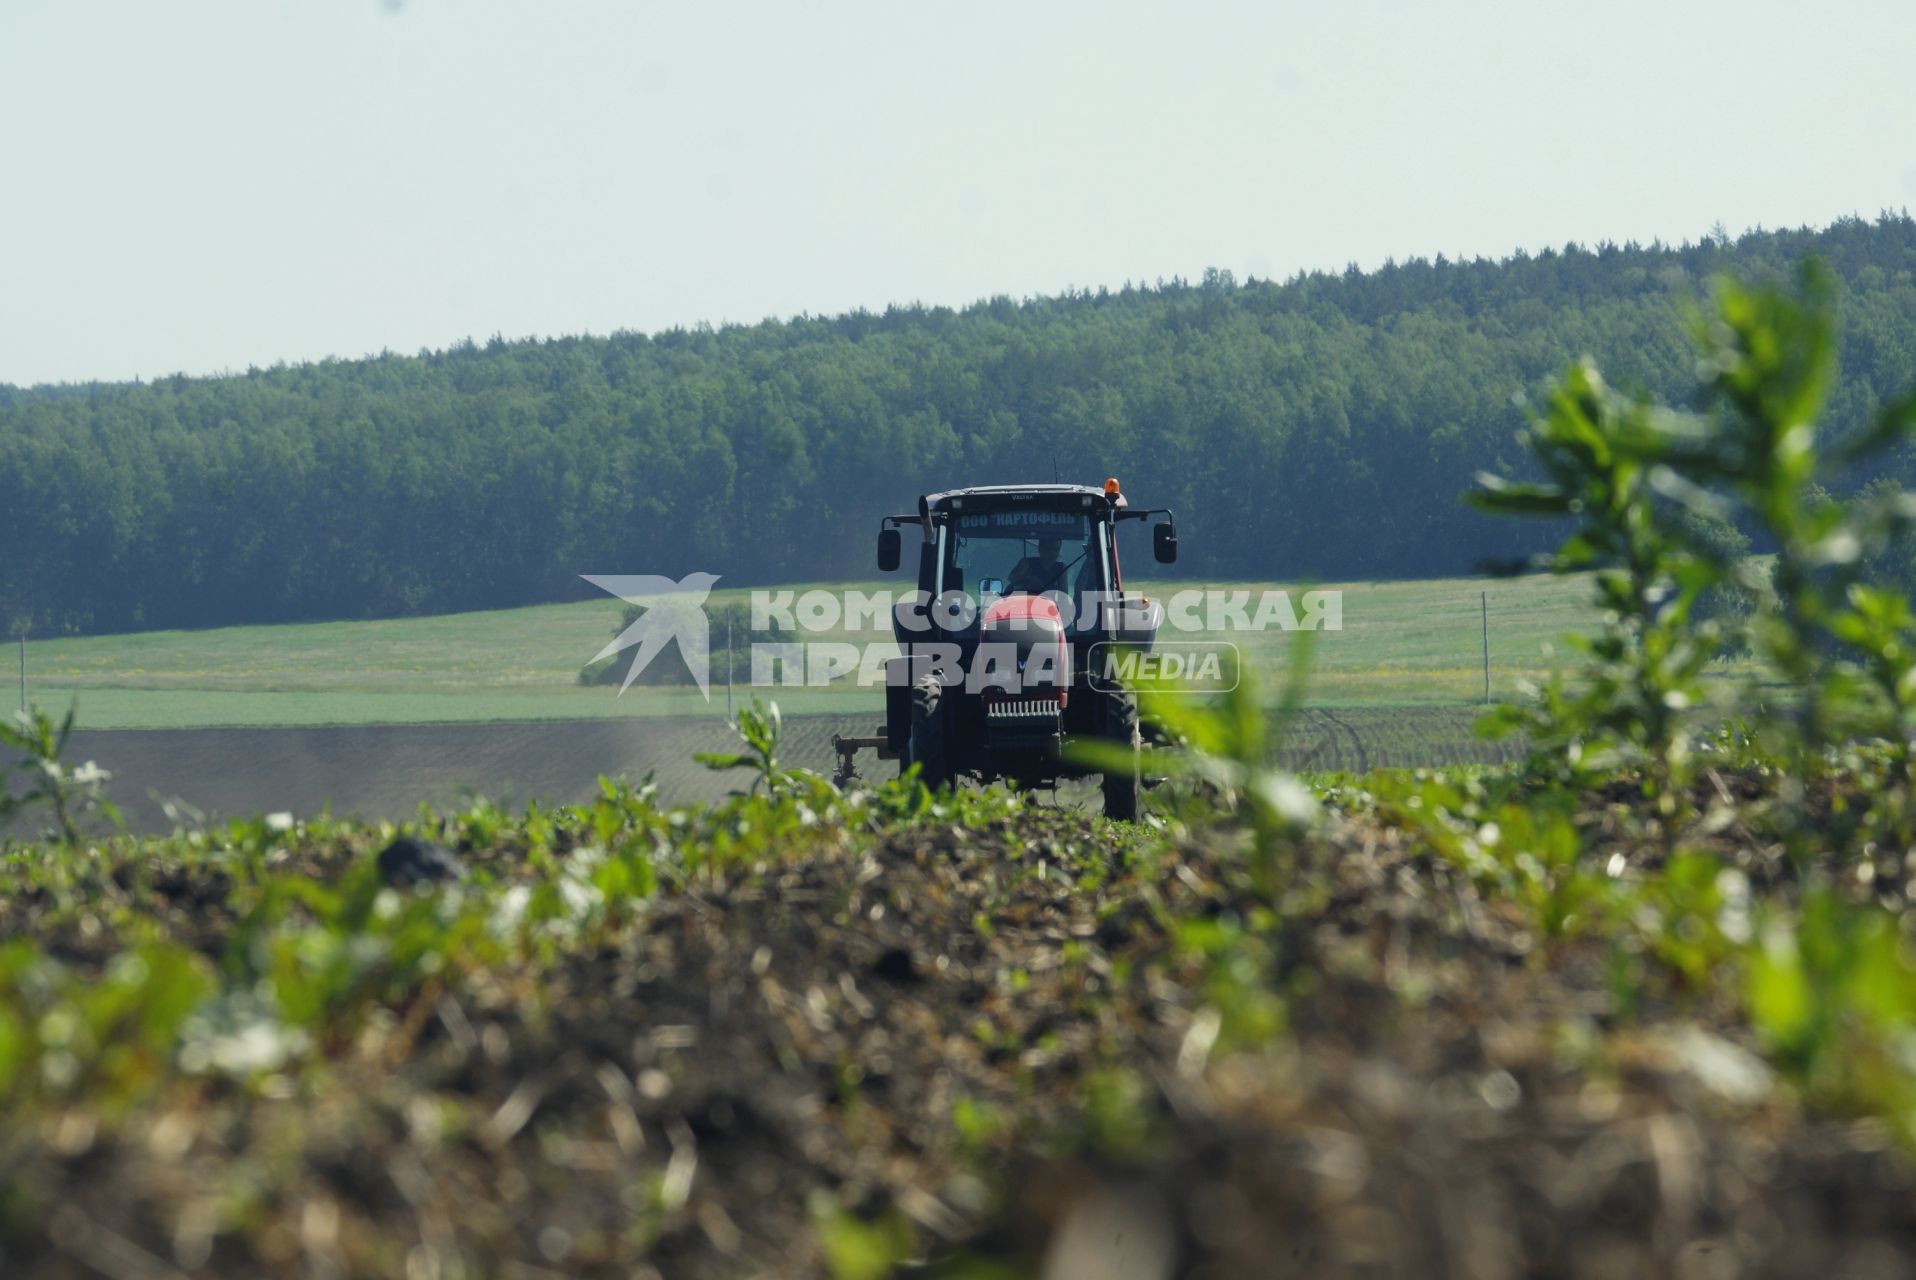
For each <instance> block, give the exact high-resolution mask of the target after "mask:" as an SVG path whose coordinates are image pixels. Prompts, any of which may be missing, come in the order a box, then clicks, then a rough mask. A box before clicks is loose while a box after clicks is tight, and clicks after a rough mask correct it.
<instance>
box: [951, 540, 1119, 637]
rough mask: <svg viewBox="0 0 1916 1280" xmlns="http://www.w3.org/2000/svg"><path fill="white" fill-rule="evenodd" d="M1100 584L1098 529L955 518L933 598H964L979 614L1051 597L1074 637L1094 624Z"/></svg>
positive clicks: (1102, 553) (1102, 568) (1102, 576)
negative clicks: (1003, 603) (1009, 602)
mask: <svg viewBox="0 0 1916 1280" xmlns="http://www.w3.org/2000/svg"><path fill="white" fill-rule="evenodd" d="M1105 580H1106V569H1105V550H1104V537H1103V526H1102V525H1101V523H1100V522H1098V521H1095V520H1092V519H1090V518H1089V517H1087V516H1085V515H1084V514H1082V513H1080V512H1074V511H989V512H980V513H977V514H972V515H960V516H957V517H956V518H954V519H953V520H952V522H951V524H950V526H949V532H948V533H947V536H946V538H945V558H944V566H943V575H942V581H941V585H940V590H941V591H963V592H964V593H965V595H966V596H967V597H968V598H969V599H970V600H971V602H972V603H973V604H974V605H977V606H980V608H981V609H982V608H983V607H987V606H989V604H990V602H991V601H993V600H995V599H998V598H999V597H1002V596H1013V595H1042V596H1050V597H1051V598H1052V599H1053V601H1054V602H1055V603H1056V604H1057V605H1058V609H1059V611H1060V612H1061V613H1063V614H1064V616H1065V617H1066V619H1067V620H1069V621H1070V622H1071V627H1070V629H1071V630H1072V631H1079V630H1082V629H1084V627H1083V626H1081V625H1080V622H1082V623H1083V624H1084V625H1090V624H1092V623H1094V622H1095V621H1096V616H1095V604H1096V601H1095V596H1096V595H1097V594H1098V593H1100V592H1102V591H1103V590H1104V583H1105ZM1087 597H1091V598H1092V600H1091V604H1090V606H1089V607H1087V604H1086V601H1087Z"/></svg>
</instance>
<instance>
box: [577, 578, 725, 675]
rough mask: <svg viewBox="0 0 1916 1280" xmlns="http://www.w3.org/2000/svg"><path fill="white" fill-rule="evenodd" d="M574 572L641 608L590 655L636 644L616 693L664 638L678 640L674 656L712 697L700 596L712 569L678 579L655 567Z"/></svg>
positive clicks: (702, 597)
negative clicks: (661, 573) (633, 570)
mask: <svg viewBox="0 0 1916 1280" xmlns="http://www.w3.org/2000/svg"><path fill="white" fill-rule="evenodd" d="M579 576H580V577H582V578H584V579H585V580H586V581H587V582H590V583H591V584H592V585H593V586H595V587H598V588H599V589H600V590H602V591H609V592H611V593H612V594H613V595H615V596H617V597H618V598H619V599H621V600H623V601H625V602H626V603H627V604H635V605H638V606H639V607H640V608H641V609H643V610H644V611H645V612H643V613H641V614H640V615H639V616H638V618H637V619H636V620H635V621H634V622H633V623H632V625H631V626H629V627H627V628H626V629H625V630H624V631H621V632H620V633H619V634H618V636H617V637H616V638H615V639H614V640H613V641H612V643H611V644H608V645H607V646H606V647H605V648H603V649H601V650H599V652H598V653H597V654H595V655H594V656H593V658H592V660H593V661H594V662H597V661H599V660H600V659H601V658H609V657H611V656H612V655H613V654H615V653H618V652H619V651H620V650H622V649H630V648H633V647H634V646H637V649H638V652H637V653H634V654H633V655H632V665H631V666H630V667H627V668H626V672H625V683H624V684H621V685H620V686H619V693H620V694H621V695H623V694H624V693H625V691H626V690H627V689H629V688H631V687H632V682H633V681H634V680H636V679H638V678H639V672H641V671H643V670H645V668H646V666H647V664H648V663H650V662H651V661H652V659H654V658H656V657H658V655H659V654H660V652H661V651H663V650H664V648H665V646H666V644H667V643H669V642H670V641H673V640H677V641H678V642H679V656H680V657H682V658H684V659H685V665H686V668H687V669H688V670H689V671H691V673H692V678H693V679H694V680H696V681H698V686H699V692H700V693H701V694H703V695H704V696H705V699H706V701H708V702H709V701H711V699H712V692H711V689H710V687H709V686H710V685H711V681H712V669H711V647H712V635H711V625H710V623H709V622H707V620H706V617H705V609H704V607H703V606H704V604H705V597H706V596H707V595H709V594H710V593H711V590H712V584H713V583H715V582H717V581H718V575H717V574H716V573H688V574H686V575H685V577H683V578H681V579H680V580H679V581H677V582H674V581H672V579H670V578H664V577H660V576H659V575H658V574H654V573H636V574H618V573H612V574H592V573H582V574H580V575H579Z"/></svg>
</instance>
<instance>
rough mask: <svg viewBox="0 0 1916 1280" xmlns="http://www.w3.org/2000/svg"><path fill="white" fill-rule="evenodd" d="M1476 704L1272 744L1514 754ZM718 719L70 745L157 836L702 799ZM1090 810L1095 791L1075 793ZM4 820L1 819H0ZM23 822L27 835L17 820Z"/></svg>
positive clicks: (120, 734)
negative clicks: (230, 827) (646, 796)
mask: <svg viewBox="0 0 1916 1280" xmlns="http://www.w3.org/2000/svg"><path fill="white" fill-rule="evenodd" d="M1478 711H1479V708H1475V707H1450V706H1433V707H1347V708H1337V709H1313V710H1307V711H1305V712H1304V713H1303V714H1302V716H1301V718H1300V719H1299V721H1298V723H1297V724H1296V726H1295V727H1294V728H1293V730H1292V732H1291V735H1290V738H1289V740H1288V741H1287V742H1286V743H1285V744H1284V746H1283V748H1282V750H1281V751H1280V753H1279V756H1280V761H1279V762H1280V763H1282V764H1283V765H1284V766H1285V767H1287V768H1291V769H1298V770H1316V771H1332V770H1352V771H1363V770H1368V769H1381V768H1415V767H1420V766H1435V765H1453V764H1469V763H1496V762H1499V761H1508V760H1514V759H1516V758H1517V757H1518V756H1519V755H1520V754H1521V748H1520V747H1519V746H1518V745H1516V744H1514V743H1509V742H1486V741H1483V740H1480V739H1478V738H1477V737H1476V736H1475V735H1474V734H1473V733H1472V729H1471V726H1472V723H1473V722H1474V720H1475V719H1476V716H1477V714H1478ZM882 719H883V716H882V714H881V713H868V714H863V715H804V716H788V717H786V718H785V723H784V732H783V733H782V734H781V737H780V743H781V757H782V759H783V762H784V763H786V764H787V765H792V766H797V767H800V768H806V769H812V770H816V771H817V772H820V773H827V774H829V773H830V772H831V771H832V770H833V768H834V767H835V766H836V764H837V756H836V754H835V753H834V752H833V750H832V745H831V740H832V735H833V734H845V735H846V736H865V735H869V734H873V733H876V732H877V731H878V725H879V723H880V722H881V721H882ZM736 741H737V740H736V738H735V737H734V736H733V735H732V733H731V731H730V730H729V729H728V728H727V727H726V724H725V723H724V721H723V720H722V719H721V718H720V717H718V716H712V717H705V718H692V717H675V718H664V717H634V718H632V719H629V720H561V721H543V722H530V723H528V722H518V721H514V722H501V723H496V724H426V725H351V726H337V727H321V728H282V729H262V728H245V729H96V730H81V731H79V732H77V733H75V734H74V736H73V741H72V743H71V744H70V746H69V749H68V751H67V756H68V758H69V759H70V760H72V761H74V762H76V763H77V762H79V761H84V760H93V761H96V762H97V763H98V764H100V765H101V766H102V767H103V768H105V769H107V770H109V771H110V772H111V773H112V775H113V780H112V783H111V786H110V788H109V790H110V793H111V795H112V798H113V800H114V803H115V804H116V805H118V806H119V808H120V809H121V811H122V812H123V813H124V814H125V816H126V819H127V821H128V823H129V825H130V826H131V827H132V829H133V830H135V831H148V832H164V831H170V830H172V829H173V827H174V825H175V823H176V822H177V821H179V820H181V819H185V820H188V821H189V822H190V821H191V820H192V819H193V817H194V815H199V816H202V817H204V818H208V819H219V818H229V817H246V816H249V815H252V814H255V813H281V812H285V813H292V814H295V815H297V816H299V817H302V818H308V817H315V816H318V815H319V814H321V813H325V812H330V813H332V814H333V815H335V816H338V817H360V818H365V819H368V820H372V821H378V820H386V821H395V822H396V821H402V820H404V819H407V818H410V817H412V816H413V815H415V814H416V813H417V812H418V810H419V806H420V805H422V804H427V805H431V806H433V807H435V808H444V807H446V806H449V805H453V804H457V803H459V802H460V801H461V800H462V799H464V798H465V797H467V796H469V795H471V794H478V795H483V796H486V797H488V798H490V799H492V800H494V801H497V802H499V803H502V804H505V805H508V806H510V807H515V808H518V807H523V806H524V805H525V804H526V803H528V802H530V801H538V802H540V803H542V804H551V803H560V804H566V803H573V802H576V801H578V800H581V799H584V798H587V797H590V796H592V795H594V794H596V792H597V780H598V778H599V776H600V775H601V774H607V775H611V776H625V777H631V778H635V779H636V778H640V777H644V776H645V775H647V774H651V775H652V776H653V778H654V780H655V781H656V783H657V784H658V788H659V795H660V798H661V800H662V801H663V802H665V803H668V804H698V803H703V802H706V801H710V800H715V799H718V798H720V797H721V796H723V795H724V794H725V793H726V792H727V791H729V790H731V789H732V788H733V787H734V786H737V785H739V780H738V776H737V775H726V774H715V773H713V772H712V771H711V770H709V769H706V768H704V767H702V766H701V765H699V764H698V763H697V762H696V761H695V760H694V759H693V758H692V757H693V756H694V754H695V753H698V752H702V751H724V750H728V749H731V748H732V747H733V746H734V745H735V743H736ZM858 768H859V770H860V772H861V773H862V774H863V775H864V776H865V777H867V778H889V777H892V776H893V775H894V774H895V773H896V772H897V765H896V763H895V762H893V761H889V760H879V759H877V758H876V757H875V756H874V755H873V754H872V753H871V752H869V751H867V752H864V753H862V754H860V756H859V757H858ZM1071 798H1072V799H1073V801H1074V803H1083V804H1088V805H1090V806H1091V807H1093V808H1095V807H1096V804H1097V801H1096V799H1095V788H1092V789H1090V790H1089V791H1088V792H1087V793H1086V794H1084V795H1078V794H1076V793H1073V795H1072V796H1071ZM0 831H4V828H0ZM19 834H25V833H24V832H23V831H22V832H19Z"/></svg>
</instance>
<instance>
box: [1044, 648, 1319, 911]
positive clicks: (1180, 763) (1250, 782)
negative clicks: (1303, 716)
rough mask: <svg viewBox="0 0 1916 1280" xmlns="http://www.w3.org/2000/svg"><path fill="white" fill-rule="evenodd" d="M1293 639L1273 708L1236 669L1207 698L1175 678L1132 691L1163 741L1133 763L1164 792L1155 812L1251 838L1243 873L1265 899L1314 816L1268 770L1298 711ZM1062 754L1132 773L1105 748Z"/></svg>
mask: <svg viewBox="0 0 1916 1280" xmlns="http://www.w3.org/2000/svg"><path fill="white" fill-rule="evenodd" d="M1297 640H1298V643H1296V644H1295V645H1294V646H1293V650H1292V660H1291V664H1290V667H1289V670H1288V673H1287V676H1286V679H1285V684H1284V688H1283V690H1282V691H1281V693H1280V695H1279V698H1278V701H1277V704H1276V706H1275V708H1270V707H1266V706H1265V705H1264V703H1263V702H1262V700H1261V699H1260V698H1259V696H1258V691H1257V685H1256V681H1255V679H1254V678H1253V676H1252V672H1251V670H1250V668H1249V667H1245V668H1243V669H1241V670H1240V672H1239V678H1238V682H1237V684H1236V685H1235V686H1234V687H1233V688H1232V689H1230V690H1229V691H1228V692H1225V693H1221V694H1217V695H1211V696H1206V695H1201V694H1198V693H1194V692H1193V691H1192V690H1190V689H1188V688H1186V687H1184V686H1183V685H1182V684H1180V683H1179V682H1177V681H1174V680H1163V679H1156V680H1149V681H1140V682H1138V683H1136V684H1135V685H1134V686H1133V692H1134V693H1135V694H1136V695H1137V698H1138V714H1139V719H1140V720H1142V721H1143V722H1145V723H1146V724H1149V725H1152V726H1155V729H1156V731H1157V733H1158V734H1159V735H1161V736H1162V738H1163V739H1164V740H1165V745H1164V746H1161V747H1157V748H1153V749H1151V750H1149V751H1147V752H1146V753H1145V758H1144V762H1143V765H1142V768H1143V771H1144V773H1145V774H1146V775H1147V776H1148V777H1155V778H1159V779H1162V780H1163V781H1165V782H1167V783H1169V784H1171V786H1170V788H1169V789H1168V790H1167V791H1164V792H1161V793H1160V797H1161V798H1157V799H1154V807H1155V808H1157V809H1158V810H1159V811H1160V812H1161V813H1162V814H1163V815H1165V816H1167V817H1170V818H1172V819H1174V820H1176V821H1177V822H1179V823H1180V825H1182V826H1185V827H1187V828H1192V829H1195V828H1197V827H1203V826H1217V825H1219V820H1220V819H1223V820H1224V821H1225V822H1227V823H1236V822H1242V823H1243V825H1244V826H1245V827H1246V828H1248V831H1249V834H1250V837H1251V848H1250V859H1249V865H1250V870H1251V873H1252V875H1253V877H1254V878H1255V879H1256V881H1257V883H1258V885H1259V887H1260V889H1262V890H1263V891H1264V892H1265V893H1266V894H1267V895H1268V894H1271V893H1273V892H1275V891H1276V889H1277V888H1278V887H1279V886H1280V885H1281V883H1282V879H1283V873H1284V871H1285V870H1286V869H1287V867H1288V863H1289V857H1288V854H1289V850H1290V848H1291V846H1292V845H1293V844H1294V843H1295V841H1296V840H1297V838H1298V837H1299V836H1301V835H1303V834H1304V833H1305V832H1306V831H1308V830H1309V829H1310V828H1311V827H1312V826H1313V825H1314V824H1315V823H1316V822H1317V820H1318V818H1319V816H1320V813H1321V809H1320V806H1319V804H1318V801H1317V797H1316V796H1315V794H1313V793H1312V791H1311V789H1310V788H1309V787H1307V786H1306V785H1305V784H1304V783H1303V782H1302V781H1301V780H1299V779H1298V777H1297V776H1296V775H1295V774H1292V773H1290V772H1289V771H1287V770H1284V769H1281V768H1278V767H1276V766H1275V765H1274V764H1272V763H1271V762H1272V761H1273V760H1274V759H1275V758H1276V756H1277V751H1278V747H1279V745H1280V744H1281V743H1282V741H1283V737H1284V733H1285V730H1286V728H1287V727H1288V726H1289V725H1290V724H1291V723H1292V722H1293V721H1294V720H1295V719H1296V717H1297V713H1298V711H1299V709H1300V708H1301V707H1302V705H1303V700H1304V689H1305V685H1306V682H1307V679H1308V674H1309V669H1310V633H1309V632H1298V633H1297ZM1067 754H1068V758H1070V759H1072V760H1073V761H1076V762H1078V763H1081V764H1084V765H1086V766H1088V767H1091V768H1095V769H1130V768H1132V767H1134V763H1133V760H1132V757H1131V753H1130V751H1128V750H1127V749H1126V748H1124V747H1123V746H1121V745H1120V744H1117V743H1113V742H1107V741H1101V740H1091V741H1083V742H1076V743H1072V744H1070V746H1069V747H1068V749H1067Z"/></svg>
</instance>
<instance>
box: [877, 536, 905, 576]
mask: <svg viewBox="0 0 1916 1280" xmlns="http://www.w3.org/2000/svg"><path fill="white" fill-rule="evenodd" d="M903 547H904V540H903V538H902V537H901V536H900V535H899V532H898V530H896V529H880V530H879V531H878V571H879V572H880V573H890V572H891V571H892V570H894V569H896V568H897V567H898V557H899V554H900V553H901V551H902V550H903Z"/></svg>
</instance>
